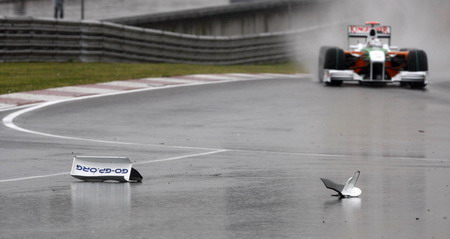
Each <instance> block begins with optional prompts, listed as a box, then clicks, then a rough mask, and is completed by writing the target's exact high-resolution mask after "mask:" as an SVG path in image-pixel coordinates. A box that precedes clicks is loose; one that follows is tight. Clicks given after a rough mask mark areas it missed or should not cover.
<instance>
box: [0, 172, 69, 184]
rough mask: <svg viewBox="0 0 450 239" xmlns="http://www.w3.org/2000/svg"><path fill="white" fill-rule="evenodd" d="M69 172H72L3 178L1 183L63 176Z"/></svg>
mask: <svg viewBox="0 0 450 239" xmlns="http://www.w3.org/2000/svg"><path fill="white" fill-rule="evenodd" d="M69 173H70V172H63V173H54V174H46V175H39V176H30V177H24V178H12V179H3V180H0V183H10V182H17V181H24V180H31V179H38V178H50V177H56V176H61V175H67V174H69Z"/></svg>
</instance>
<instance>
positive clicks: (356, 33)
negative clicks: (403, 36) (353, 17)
mask: <svg viewBox="0 0 450 239" xmlns="http://www.w3.org/2000/svg"><path fill="white" fill-rule="evenodd" d="M372 30H374V31H372ZM371 36H372V37H377V38H384V39H388V40H389V45H390V42H391V26H387V25H386V26H381V25H375V24H371V25H348V39H349V41H350V38H368V37H371Z"/></svg>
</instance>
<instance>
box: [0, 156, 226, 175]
mask: <svg viewBox="0 0 450 239" xmlns="http://www.w3.org/2000/svg"><path fill="white" fill-rule="evenodd" d="M226 151H228V150H224V149H222V150H215V151H211V152H206V153H198V154H187V155H182V156H177V157H171V158H165V159H156V160H150V161H144V162H137V163H134V164H135V165H136V164H149V163H160V162H167V161H174V160H180V159H186V158H193V157H200V156H205V155H211V154H217V153H222V152H226ZM68 174H70V172H62V173H54V174H46V175H39V176H30V177H24V178H12V179H3V180H0V183H10V182H17V181H25V180H31V179H40V178H50V177H56V176H63V175H68Z"/></svg>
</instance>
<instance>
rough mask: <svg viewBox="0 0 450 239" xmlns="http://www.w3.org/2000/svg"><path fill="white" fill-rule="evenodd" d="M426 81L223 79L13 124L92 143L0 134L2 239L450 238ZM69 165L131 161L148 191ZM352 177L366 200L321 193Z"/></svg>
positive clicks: (436, 107)
mask: <svg viewBox="0 0 450 239" xmlns="http://www.w3.org/2000/svg"><path fill="white" fill-rule="evenodd" d="M432 82H433V83H432V84H431V85H429V87H428V88H427V90H424V91H423V90H411V89H406V88H399V87H398V86H387V87H365V86H359V85H345V86H343V87H324V86H322V85H320V84H318V83H316V82H313V80H311V79H272V80H264V81H248V82H231V83H225V84H215V85H202V86H189V87H181V88H171V89H161V90H157V91H148V92H140V93H134V94H125V95H117V96H109V97H102V98H97V99H87V100H82V101H75V102H69V103H62V104H57V105H53V106H50V107H47V108H42V109H39V110H36V111H33V112H30V113H27V114H24V115H22V116H20V117H19V118H17V119H16V120H15V121H14V122H15V123H16V124H17V125H18V126H20V127H23V128H25V129H29V130H34V131H39V132H44V133H48V134H53V135H62V136H68V137H77V138H83V139H86V140H70V139H61V138H53V137H46V136H40V135H33V134H27V133H24V132H19V131H15V130H12V129H10V128H7V127H5V126H4V125H1V126H0V135H1V137H0V160H1V168H0V233H1V234H0V237H1V238H82V237H84V238H108V237H109V238H433V237H434V238H449V237H450V227H449V226H450V218H449V217H450V206H449V199H450V197H449V193H450V188H449V184H450V160H449V159H450V157H449V156H450V147H449V143H448V142H450V120H449V119H450V107H449V105H450V94H449V93H450V86H449V84H448V79H447V78H445V77H442V76H436V78H434V79H432ZM9 113H11V112H0V117H1V118H4V117H5V116H6V115H8V114H9ZM87 139H95V140H104V141H112V142H116V143H112V142H111V143H107V142H103V143H101V142H94V141H88V140H87ZM125 143H129V144H125ZM74 155H110V156H127V157H130V159H131V160H132V161H134V162H136V165H135V166H134V167H135V168H136V169H138V170H139V172H140V173H141V174H142V175H143V177H144V180H143V182H142V183H140V184H128V183H83V182H81V181H79V180H76V179H74V178H72V177H70V176H69V174H68V171H70V167H71V163H72V158H73V156H74ZM152 160H163V161H159V162H151V161H152ZM357 170H360V171H361V176H360V178H359V181H358V183H357V186H358V187H360V188H361V189H362V195H361V197H360V198H355V199H343V200H338V199H336V198H334V197H331V196H330V195H331V194H333V192H332V191H330V190H327V189H326V188H325V187H324V186H323V184H322V182H321V181H320V177H327V178H330V179H333V180H336V181H338V182H342V183H343V182H345V180H346V179H347V178H348V177H350V176H352V175H353V173H354V171H357ZM65 172H67V173H65ZM59 173H65V174H63V175H56V176H55V175H53V174H59ZM46 175H47V176H46ZM35 176H43V177H42V178H33V179H28V180H25V179H23V178H25V177H35ZM18 178H19V179H20V178H22V179H23V180H17V181H10V179H18Z"/></svg>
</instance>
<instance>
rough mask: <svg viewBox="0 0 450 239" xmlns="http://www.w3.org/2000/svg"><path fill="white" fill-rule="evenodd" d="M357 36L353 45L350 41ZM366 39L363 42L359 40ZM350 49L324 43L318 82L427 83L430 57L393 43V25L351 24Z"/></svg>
mask: <svg viewBox="0 0 450 239" xmlns="http://www.w3.org/2000/svg"><path fill="white" fill-rule="evenodd" d="M355 39H358V42H357V43H356V44H354V45H352V44H351V41H355ZM361 39H363V40H362V41H363V42H359V41H360V40H361ZM348 43H349V50H342V49H341V48H339V47H330V46H323V47H321V48H320V53H319V81H320V82H323V83H324V84H325V85H329V86H340V85H342V83H343V82H344V81H356V82H360V83H369V84H386V83H400V85H401V86H410V87H411V88H417V89H422V88H425V86H426V85H427V83H428V60H427V54H426V53H425V51H423V50H419V49H409V48H403V49H399V48H398V47H395V46H391V27H390V26H382V25H380V23H379V22H366V24H365V25H349V26H348Z"/></svg>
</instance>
